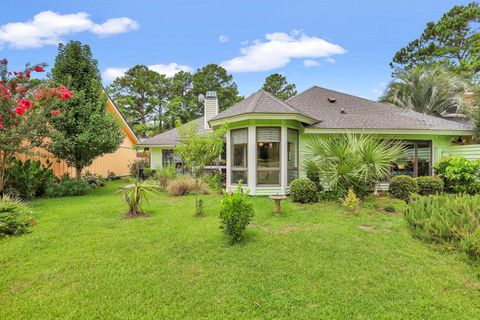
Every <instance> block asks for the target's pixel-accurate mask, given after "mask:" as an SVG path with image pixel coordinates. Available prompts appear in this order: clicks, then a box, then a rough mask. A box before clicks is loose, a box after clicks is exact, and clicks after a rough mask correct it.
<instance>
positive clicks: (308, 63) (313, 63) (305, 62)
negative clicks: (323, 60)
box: [303, 59, 320, 68]
mask: <svg viewBox="0 0 480 320" xmlns="http://www.w3.org/2000/svg"><path fill="white" fill-rule="evenodd" d="M303 65H304V66H305V67H307V68H310V67H320V63H319V62H318V61H317V60H313V59H306V60H303Z"/></svg>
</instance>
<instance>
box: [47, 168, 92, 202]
mask: <svg viewBox="0 0 480 320" xmlns="http://www.w3.org/2000/svg"><path fill="white" fill-rule="evenodd" d="M89 189H90V185H89V183H88V181H85V180H77V179H71V178H70V177H69V176H68V174H64V175H63V176H62V177H61V179H60V181H58V182H57V183H53V182H52V183H50V184H49V185H48V186H47V188H46V190H45V195H46V196H47V197H51V198H56V197H67V196H81V195H84V194H86V193H87V191H88V190H89Z"/></svg>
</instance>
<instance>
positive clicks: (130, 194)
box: [120, 179, 158, 218]
mask: <svg viewBox="0 0 480 320" xmlns="http://www.w3.org/2000/svg"><path fill="white" fill-rule="evenodd" d="M157 190H158V186H157V184H156V183H155V182H153V181H151V180H145V181H140V180H137V179H133V180H132V182H131V183H129V184H127V185H125V186H123V187H122V188H121V189H120V192H122V194H123V200H124V201H125V202H126V203H127V205H128V212H127V217H128V218H136V217H138V216H142V215H144V214H145V213H144V212H143V210H142V203H143V202H144V201H146V200H147V195H148V194H149V193H152V192H155V191H157Z"/></svg>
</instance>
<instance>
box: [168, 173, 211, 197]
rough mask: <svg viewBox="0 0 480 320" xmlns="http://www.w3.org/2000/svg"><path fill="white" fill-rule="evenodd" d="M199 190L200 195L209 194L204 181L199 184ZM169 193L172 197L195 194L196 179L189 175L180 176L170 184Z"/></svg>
mask: <svg viewBox="0 0 480 320" xmlns="http://www.w3.org/2000/svg"><path fill="white" fill-rule="evenodd" d="M198 190H199V192H200V193H203V194H208V187H207V185H206V184H205V183H204V182H202V181H199V183H198ZM167 191H168V193H170V194H171V195H172V196H183V195H186V194H189V193H193V192H195V179H193V178H192V177H191V176H189V175H180V176H178V177H177V178H175V179H174V180H172V181H170V182H169V183H168V186H167Z"/></svg>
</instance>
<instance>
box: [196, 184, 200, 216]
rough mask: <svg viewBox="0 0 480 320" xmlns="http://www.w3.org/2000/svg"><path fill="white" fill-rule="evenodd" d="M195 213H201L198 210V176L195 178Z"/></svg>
mask: <svg viewBox="0 0 480 320" xmlns="http://www.w3.org/2000/svg"><path fill="white" fill-rule="evenodd" d="M195 215H197V216H199V215H200V212H198V177H197V178H195Z"/></svg>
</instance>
